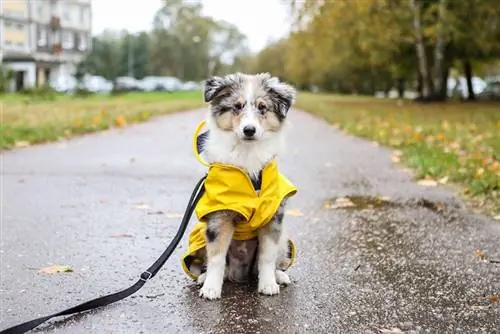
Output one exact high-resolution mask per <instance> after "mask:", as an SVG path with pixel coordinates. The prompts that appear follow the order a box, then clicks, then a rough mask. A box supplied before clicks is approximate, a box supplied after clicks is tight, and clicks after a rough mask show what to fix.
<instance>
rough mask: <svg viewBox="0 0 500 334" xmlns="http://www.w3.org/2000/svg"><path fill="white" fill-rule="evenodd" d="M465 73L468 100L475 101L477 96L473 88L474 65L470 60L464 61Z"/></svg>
mask: <svg viewBox="0 0 500 334" xmlns="http://www.w3.org/2000/svg"><path fill="white" fill-rule="evenodd" d="M464 73H465V79H466V80H467V92H468V96H467V100H469V101H474V100H475V99H476V94H474V89H473V88H472V64H471V63H470V60H469V59H465V60H464Z"/></svg>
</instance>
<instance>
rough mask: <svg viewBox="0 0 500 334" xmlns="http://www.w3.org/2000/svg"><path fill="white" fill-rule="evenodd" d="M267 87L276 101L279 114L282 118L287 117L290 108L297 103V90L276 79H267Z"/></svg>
mask: <svg viewBox="0 0 500 334" xmlns="http://www.w3.org/2000/svg"><path fill="white" fill-rule="evenodd" d="M265 85H266V86H267V88H268V91H269V93H270V94H271V97H272V98H273V100H274V101H275V103H276V106H277V108H278V111H279V113H280V114H281V116H282V117H286V115H287V113H288V110H290V107H291V106H292V104H293V103H294V102H295V95H296V90H295V88H293V87H292V86H290V85H289V84H286V83H284V82H280V81H279V79H278V78H276V77H271V78H269V79H267V80H266V82H265Z"/></svg>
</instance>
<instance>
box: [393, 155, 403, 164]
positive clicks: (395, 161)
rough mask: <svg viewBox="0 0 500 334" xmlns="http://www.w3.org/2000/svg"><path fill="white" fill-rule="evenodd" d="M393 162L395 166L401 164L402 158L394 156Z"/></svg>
mask: <svg viewBox="0 0 500 334" xmlns="http://www.w3.org/2000/svg"><path fill="white" fill-rule="evenodd" d="M391 160H392V162H394V163H395V164H397V163H399V162H400V161H401V159H400V158H399V156H397V155H393V156H392V157H391Z"/></svg>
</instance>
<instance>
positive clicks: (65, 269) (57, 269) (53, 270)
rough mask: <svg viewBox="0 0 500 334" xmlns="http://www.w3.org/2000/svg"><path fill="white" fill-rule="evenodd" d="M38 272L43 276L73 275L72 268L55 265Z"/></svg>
mask: <svg viewBox="0 0 500 334" xmlns="http://www.w3.org/2000/svg"><path fill="white" fill-rule="evenodd" d="M38 272H39V273H41V274H49V275H52V274H58V273H72V272H73V268H71V267H70V266H61V265H57V264H54V265H53V266H49V267H45V268H42V269H40V270H39V271H38Z"/></svg>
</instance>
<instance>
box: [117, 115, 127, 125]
mask: <svg viewBox="0 0 500 334" xmlns="http://www.w3.org/2000/svg"><path fill="white" fill-rule="evenodd" d="M115 124H116V126H118V127H124V126H125V125H127V120H126V119H125V117H123V116H118V117H117V118H115Z"/></svg>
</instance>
